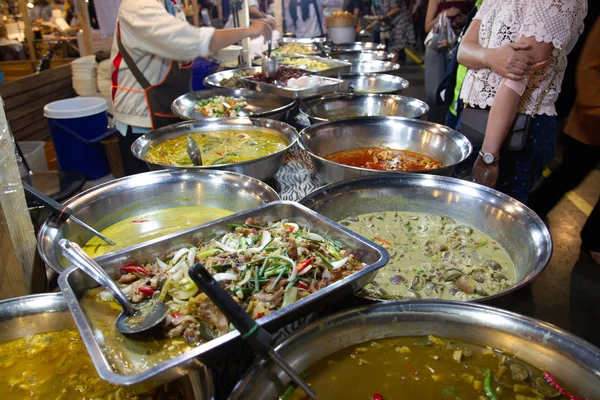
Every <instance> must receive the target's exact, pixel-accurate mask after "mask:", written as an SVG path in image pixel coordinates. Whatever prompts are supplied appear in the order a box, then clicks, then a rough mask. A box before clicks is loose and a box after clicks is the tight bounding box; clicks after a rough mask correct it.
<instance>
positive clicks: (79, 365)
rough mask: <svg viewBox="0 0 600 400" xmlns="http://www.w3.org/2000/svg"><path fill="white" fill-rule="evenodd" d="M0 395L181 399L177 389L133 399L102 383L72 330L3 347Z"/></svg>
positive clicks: (7, 399) (8, 398)
mask: <svg viewBox="0 0 600 400" xmlns="http://www.w3.org/2000/svg"><path fill="white" fill-rule="evenodd" d="M129 390H130V389H129ZM0 391H1V393H2V399H3V400H22V399H25V398H27V399H40V400H42V399H64V400H68V399H78V400H85V399H90V400H91V399H103V400H112V399H115V400H116V399H140V400H141V399H170V398H172V399H177V398H181V393H179V391H178V390H177V388H176V387H175V385H169V387H168V388H160V389H157V390H156V391H153V392H152V393H147V394H143V395H134V394H132V393H128V389H125V388H121V387H118V386H114V385H112V384H110V383H108V382H106V381H104V380H102V379H100V377H99V376H98V374H97V373H96V370H95V369H94V365H93V364H92V361H91V360H90V358H89V356H88V353H87V351H86V349H85V346H84V345H83V342H82V340H81V338H80V337H79V334H78V333H77V332H76V331H71V330H62V331H55V332H47V333H40V334H37V335H32V336H27V337H24V338H19V339H15V340H11V341H8V342H5V343H1V344H0ZM167 392H170V394H167Z"/></svg>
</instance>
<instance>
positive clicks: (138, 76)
mask: <svg viewBox="0 0 600 400" xmlns="http://www.w3.org/2000/svg"><path fill="white" fill-rule="evenodd" d="M117 47H118V48H119V52H120V53H121V56H122V57H123V60H124V61H125V64H126V65H127V68H129V70H130V71H131V73H132V74H133V77H134V78H135V80H136V81H137V83H139V84H140V86H141V87H142V88H144V90H146V89H148V88H149V87H150V86H152V85H151V84H150V82H149V81H148V79H146V77H145V76H144V74H143V73H142V71H140V69H139V68H138V66H137V65H136V63H135V62H134V61H133V58H131V54H129V52H128V51H127V50H125V46H123V42H122V41H121V25H120V24H119V23H117Z"/></svg>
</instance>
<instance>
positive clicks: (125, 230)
mask: <svg viewBox="0 0 600 400" xmlns="http://www.w3.org/2000/svg"><path fill="white" fill-rule="evenodd" d="M231 214H233V212H231V211H228V210H223V209H221V208H215V207H206V206H186V207H173V208H165V209H162V210H156V211H151V212H147V213H144V214H140V215H136V216H134V217H130V218H126V219H124V220H122V221H119V222H117V223H116V224H114V225H111V226H109V227H108V228H106V229H104V230H102V231H101V232H100V233H102V234H103V235H104V236H106V237H108V238H109V239H111V240H112V241H114V242H115V243H117V245H116V246H111V245H108V244H106V243H104V242H103V241H102V239H100V238H98V237H95V236H94V237H93V238H92V239H90V241H89V242H87V244H86V245H85V246H84V247H83V250H84V251H85V252H86V253H87V254H88V255H89V256H91V257H100V256H102V255H104V254H107V253H111V252H114V251H117V250H121V249H124V248H126V247H130V246H133V245H136V244H139V243H143V242H146V241H148V240H152V239H155V238H158V237H162V236H166V235H170V234H172V233H176V232H179V231H182V230H184V229H187V228H191V227H194V226H198V225H202V224H205V223H207V222H210V221H214V220H216V219H219V218H223V217H226V216H228V215H231Z"/></svg>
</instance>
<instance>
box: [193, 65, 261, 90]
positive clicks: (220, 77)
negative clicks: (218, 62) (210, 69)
mask: <svg viewBox="0 0 600 400" xmlns="http://www.w3.org/2000/svg"><path fill="white" fill-rule="evenodd" d="M242 71H243V72H246V71H252V73H253V74H257V73H259V72H260V71H261V68H260V67H247V68H238V69H228V70H225V71H221V72H217V73H214V74H212V75H209V76H207V77H206V78H204V80H203V81H202V83H203V84H204V86H212V87H215V88H228V89H234V88H237V89H242V88H244V84H243V83H242V81H240V80H238V82H237V83H236V86H235V87H233V86H225V85H224V84H223V81H224V80H225V79H230V78H233V76H234V75H236V74H237V73H239V72H242Z"/></svg>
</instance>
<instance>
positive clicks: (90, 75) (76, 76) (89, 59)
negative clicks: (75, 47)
mask: <svg viewBox="0 0 600 400" xmlns="http://www.w3.org/2000/svg"><path fill="white" fill-rule="evenodd" d="M71 71H72V72H73V89H75V92H76V93H77V94H78V95H80V96H94V95H95V94H96V93H98V87H97V85H96V56H85V57H80V58H78V59H77V60H75V61H73V62H72V63H71Z"/></svg>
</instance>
